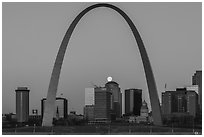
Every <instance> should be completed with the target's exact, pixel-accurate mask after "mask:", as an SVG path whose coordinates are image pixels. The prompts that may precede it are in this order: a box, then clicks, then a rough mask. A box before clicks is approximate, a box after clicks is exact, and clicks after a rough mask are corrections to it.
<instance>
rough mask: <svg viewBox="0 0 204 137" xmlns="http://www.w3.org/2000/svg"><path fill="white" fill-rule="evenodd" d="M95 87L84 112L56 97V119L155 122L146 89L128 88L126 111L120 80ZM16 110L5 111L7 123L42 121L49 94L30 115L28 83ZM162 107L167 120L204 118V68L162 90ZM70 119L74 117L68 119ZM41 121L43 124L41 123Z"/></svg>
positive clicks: (19, 95) (19, 92)
mask: <svg viewBox="0 0 204 137" xmlns="http://www.w3.org/2000/svg"><path fill="white" fill-rule="evenodd" d="M94 86H95V87H94V88H85V106H84V115H77V114H76V112H75V111H70V114H69V115H68V100H67V99H66V98H63V97H56V103H55V113H54V115H53V118H54V119H55V120H61V121H62V122H63V121H64V119H72V121H71V123H73V121H74V122H75V123H77V122H78V121H80V120H86V121H87V122H88V123H110V122H114V121H121V120H123V121H126V122H130V123H138V124H139V123H148V124H149V123H153V118H152V114H151V112H149V108H148V105H147V103H146V101H145V100H142V89H135V88H131V89H125V90H124V105H125V109H124V110H125V113H124V114H123V115H122V93H121V89H120V86H119V84H118V83H116V82H114V81H112V78H110V77H109V78H108V82H107V83H106V84H105V86H103V87H100V86H96V85H94ZM15 92H16V114H13V113H10V114H4V115H2V121H3V125H5V124H4V123H6V122H8V121H12V120H15V121H16V122H17V123H29V122H34V123H35V122H36V121H38V122H39V123H41V120H42V117H43V113H44V108H45V104H46V98H42V100H41V115H38V110H37V109H32V114H31V115H29V92H30V90H29V89H28V88H27V87H18V88H17V89H16V90H15ZM161 111H162V118H163V122H164V124H166V125H168V124H169V123H170V124H172V123H177V124H179V123H180V124H183V125H185V124H195V122H198V123H199V122H200V123H201V122H202V71H196V73H195V74H194V75H193V76H192V85H190V86H186V87H182V88H176V90H175V91H173V90H168V91H165V92H162V96H161ZM68 122H70V120H68ZM39 125H40V124H39Z"/></svg>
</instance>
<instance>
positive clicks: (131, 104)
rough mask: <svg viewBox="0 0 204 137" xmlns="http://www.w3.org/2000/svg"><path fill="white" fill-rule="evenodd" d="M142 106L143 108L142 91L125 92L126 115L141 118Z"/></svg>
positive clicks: (131, 90) (130, 90)
mask: <svg viewBox="0 0 204 137" xmlns="http://www.w3.org/2000/svg"><path fill="white" fill-rule="evenodd" d="M141 106H142V90H141V89H126V90H125V114H126V115H136V116H139V115H140V109H141Z"/></svg>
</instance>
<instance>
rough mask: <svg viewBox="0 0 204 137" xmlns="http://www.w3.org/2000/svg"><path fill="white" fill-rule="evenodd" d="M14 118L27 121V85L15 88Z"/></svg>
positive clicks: (18, 120)
mask: <svg viewBox="0 0 204 137" xmlns="http://www.w3.org/2000/svg"><path fill="white" fill-rule="evenodd" d="M15 91H16V120H17V122H21V123H22V122H28V118H29V92H30V90H29V89H28V88H27V87H18V88H17V89H16V90H15Z"/></svg>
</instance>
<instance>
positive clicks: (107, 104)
mask: <svg viewBox="0 0 204 137" xmlns="http://www.w3.org/2000/svg"><path fill="white" fill-rule="evenodd" d="M94 92H95V105H94V119H95V122H110V121H111V112H112V109H113V106H112V98H113V97H112V93H111V92H110V91H109V90H108V89H107V88H106V87H96V88H94Z"/></svg>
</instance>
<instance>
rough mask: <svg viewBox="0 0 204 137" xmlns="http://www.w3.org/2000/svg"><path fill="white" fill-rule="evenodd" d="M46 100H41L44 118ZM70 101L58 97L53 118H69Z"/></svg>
mask: <svg viewBox="0 0 204 137" xmlns="http://www.w3.org/2000/svg"><path fill="white" fill-rule="evenodd" d="M45 102H46V98H43V99H42V100H41V116H42V117H43V114H44V108H45ZM67 112H68V101H67V99H66V98H62V97H57V98H56V102H55V113H54V116H53V118H56V119H59V118H67V114H68V113H67Z"/></svg>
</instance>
